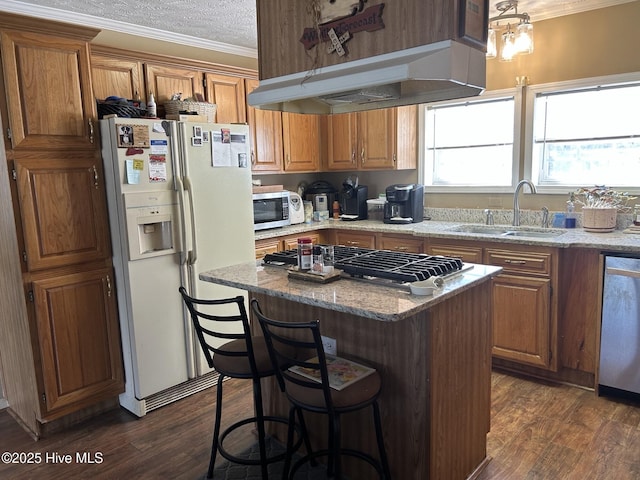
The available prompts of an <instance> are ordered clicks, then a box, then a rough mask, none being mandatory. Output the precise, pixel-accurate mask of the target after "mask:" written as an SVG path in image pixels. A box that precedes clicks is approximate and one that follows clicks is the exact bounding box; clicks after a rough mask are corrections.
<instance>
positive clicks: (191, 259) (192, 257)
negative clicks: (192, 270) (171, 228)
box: [184, 175, 198, 265]
mask: <svg viewBox="0 0 640 480" xmlns="http://www.w3.org/2000/svg"><path fill="white" fill-rule="evenodd" d="M184 186H185V189H186V190H187V193H188V194H189V214H190V216H191V249H190V250H189V252H188V253H187V263H188V264H189V265H193V264H194V263H196V260H197V259H198V243H197V241H196V230H197V228H196V215H195V211H194V209H193V205H194V204H193V185H192V184H191V179H190V178H189V176H188V175H185V177H184Z"/></svg>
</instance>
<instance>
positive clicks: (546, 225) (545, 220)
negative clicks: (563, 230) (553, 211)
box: [542, 207, 549, 228]
mask: <svg viewBox="0 0 640 480" xmlns="http://www.w3.org/2000/svg"><path fill="white" fill-rule="evenodd" d="M542 228H549V209H548V208H547V207H542Z"/></svg>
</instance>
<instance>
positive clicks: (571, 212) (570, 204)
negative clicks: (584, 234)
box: [564, 192, 576, 228]
mask: <svg viewBox="0 0 640 480" xmlns="http://www.w3.org/2000/svg"><path fill="white" fill-rule="evenodd" d="M564 226H565V228H576V204H575V195H574V193H573V192H571V193H569V200H567V211H566V214H565V217H564Z"/></svg>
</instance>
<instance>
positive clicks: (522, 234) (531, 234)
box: [502, 230, 565, 238]
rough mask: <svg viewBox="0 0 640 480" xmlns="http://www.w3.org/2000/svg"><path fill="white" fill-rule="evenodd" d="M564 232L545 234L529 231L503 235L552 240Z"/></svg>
mask: <svg viewBox="0 0 640 480" xmlns="http://www.w3.org/2000/svg"><path fill="white" fill-rule="evenodd" d="M564 233H565V232H564V231H561V230H560V231H558V230H549V231H546V232H540V231H531V230H509V231H508V232H505V233H503V234H502V235H504V236H505V237H538V238H553V237H557V236H558V235H563V234H564Z"/></svg>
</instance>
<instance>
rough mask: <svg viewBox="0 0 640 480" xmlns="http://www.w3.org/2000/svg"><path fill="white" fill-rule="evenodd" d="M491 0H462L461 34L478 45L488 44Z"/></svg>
mask: <svg viewBox="0 0 640 480" xmlns="http://www.w3.org/2000/svg"><path fill="white" fill-rule="evenodd" d="M488 10H489V0H460V12H461V15H460V36H461V37H462V38H464V39H466V40H469V41H470V42H472V43H475V44H478V45H483V46H486V45H487V34H488V32H489V25H488V16H487V15H486V12H487V11H488Z"/></svg>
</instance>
